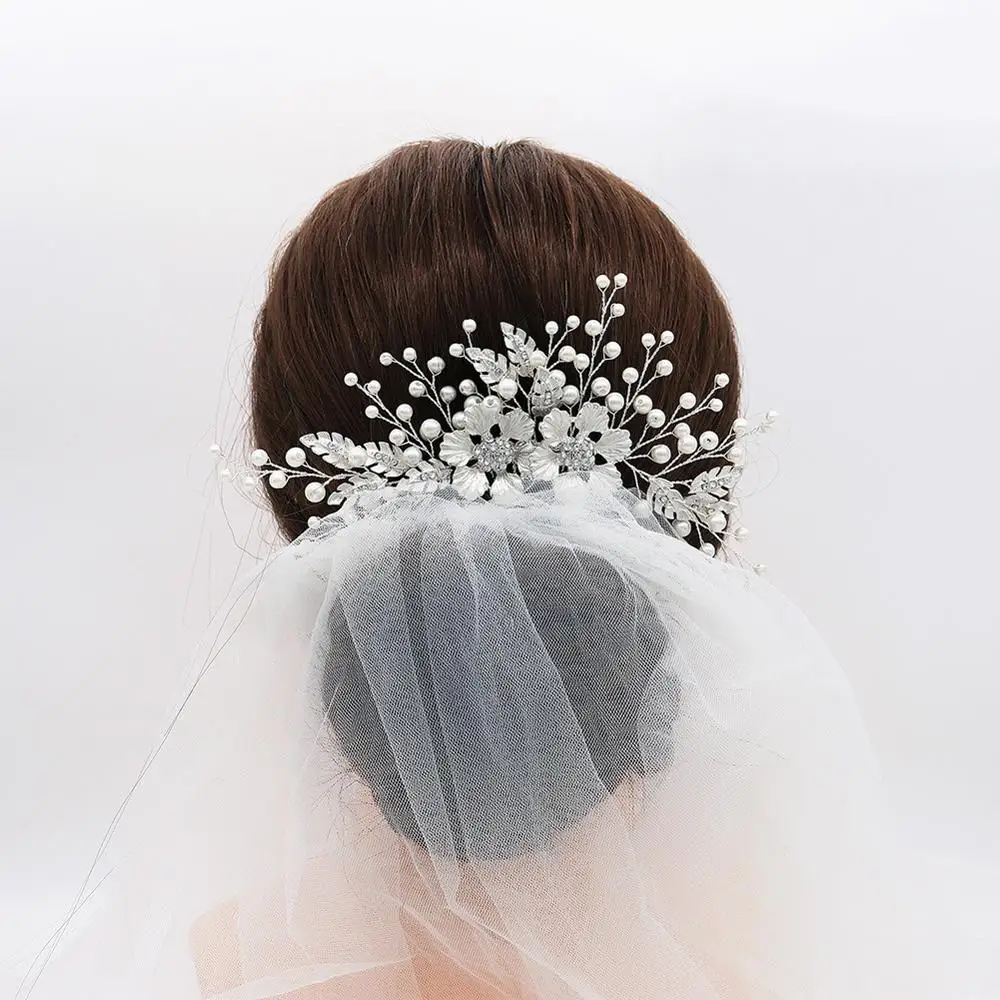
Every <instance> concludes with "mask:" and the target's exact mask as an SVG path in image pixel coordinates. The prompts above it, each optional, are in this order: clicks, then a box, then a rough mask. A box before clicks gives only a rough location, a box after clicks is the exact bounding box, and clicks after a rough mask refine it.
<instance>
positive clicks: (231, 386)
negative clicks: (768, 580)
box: [0, 0, 1000, 984]
mask: <svg viewBox="0 0 1000 1000" xmlns="http://www.w3.org/2000/svg"><path fill="white" fill-rule="evenodd" d="M998 34H1000V13H998V8H997V6H996V5H995V4H993V3H990V2H988V0H981V2H979V3H975V2H965V3H963V2H958V0H937V2H925V3H920V2H909V3H904V2H902V0H898V2H893V0H878V2H872V0H868V2H861V0H839V2H836V3H833V2H827V0H824V2H819V0H811V2H802V0H788V2H784V0H757V2H754V3H743V2H737V0H727V2H724V0H699V2H698V3H690V2H686V3H680V2H677V0H646V2H645V3H642V2H636V0H633V2H617V0H607V2H606V3H604V4H600V5H598V4H592V3H586V2H582V0H572V2H569V0H567V2H556V0H533V2H524V0H502V2H501V0H497V2H490V3H481V2H466V3H459V2H444V0H437V2H432V3H426V2H425V3H412V2H404V0H396V2H388V0H373V2H368V3H364V4H353V3H352V4H350V5H348V4H345V3H343V2H341V0H328V2H326V3H318V2H315V3H311V4H308V3H301V2H275V0H270V2H267V3H264V2H261V0H241V2H236V0H229V2H213V0H203V2H199V3H195V2H191V0H174V2H171V3H169V4H167V3H162V2H160V3H149V2H145V3H135V2H109V0H90V2H87V3H79V2H70V0H61V2H54V0H31V2H28V0H23V2H18V3H11V2H10V0H6V2H4V3H3V4H2V5H0V233H2V243H0V415H2V419H0V448H2V487H3V488H2V490H0V509H2V513H3V527H4V536H3V548H2V552H3V560H2V565H3V578H2V582H0V589H2V611H0V615H2V620H0V635H2V643H0V649H2V650H3V659H2V662H0V810H2V812H0V940H3V941H5V942H9V946H8V945H7V943H5V944H4V945H3V946H0V984H2V983H3V982H4V980H3V976H4V959H5V956H6V954H7V953H8V952H17V951H18V949H19V948H20V946H21V944H22V942H30V941H32V940H34V936H35V935H37V933H38V932H39V931H40V930H41V928H42V927H44V926H45V925H46V924H47V922H48V921H50V920H51V919H52V918H53V916H54V915H55V913H56V912H57V911H58V910H59V908H60V907H62V906H64V905H65V903H66V901H67V898H68V895H69V893H70V890H71V889H72V888H75V879H77V878H78V877H79V875H80V874H81V873H82V870H83V867H84V863H85V861H86V860H87V859H88V858H89V856H90V854H91V853H92V852H93V850H94V848H95V847H96V844H97V841H98V839H99V835H100V832H101V830H102V829H103V825H104V823H105V821H106V820H107V819H108V817H109V814H110V812H111V811H112V809H113V807H114V805H115V804H116V801H117V799H118V797H119V796H120V795H121V794H122V792H123V791H124V789H125V787H126V786H127V784H128V781H129V779H130V777H131V776H132V775H133V774H134V772H135V771H136V769H137V768H138V766H139V764H140V761H141V759H142V757H143V755H144V751H145V749H146V747H147V744H148V742H149V741H150V739H151V738H152V735H153V733H154V731H155V729H156V727H157V726H158V724H159V721H160V717H161V710H162V707H163V703H164V699H165V698H166V697H167V696H168V695H169V693H170V692H171V691H172V689H173V684H174V682H175V681H176V679H177V677H178V676H179V674H180V673H181V671H182V669H183V668H184V666H185V663H186V661H185V654H186V652H187V651H188V650H189V649H190V648H191V645H192V643H193V642H194V640H195V639H196V638H197V637H198V636H199V634H200V633H201V632H202V630H203V629H204V627H205V624H206V622H207V620H208V617H209V614H210V612H211V609H212V607H213V606H214V603H215V602H216V601H217V600H218V598H219V597H220V596H221V595H222V594H224V593H225V592H226V590H227V588H228V581H229V580H230V578H231V574H232V571H233V569H234V567H235V566H236V564H237V562H238V554H239V550H238V544H237V542H238V541H239V540H241V539H242V540H245V537H244V536H245V532H244V528H243V527H237V525H243V526H245V525H246V523H247V518H246V516H245V515H241V514H240V513H239V512H238V511H237V510H236V508H237V507H238V503H237V502H236V500H235V498H233V497H230V498H229V501H228V503H227V506H228V508H229V514H230V517H229V520H230V521H231V522H234V526H233V529H232V530H230V528H229V527H228V526H227V519H226V517H225V516H224V512H223V509H222V507H221V505H220V500H219V494H218V490H217V488H216V485H215V483H214V480H213V467H212V463H211V462H210V460H209V457H208V454H207V447H208V445H209V443H210V442H211V441H212V440H213V439H214V438H216V437H222V438H223V439H226V440H232V439H234V438H236V437H237V436H238V434H239V432H240V421H241V419H242V410H241V402H240V394H241V386H242V377H243V370H244V365H245V360H246V345H247V339H248V334H249V330H250V326H251V323H252V318H253V313H254V308H255V305H256V304H257V303H258V302H259V300H260V297H261V294H262V289H263V281H264V276H265V273H266V267H267V264H268V260H269V257H270V255H271V254H272V252H273V250H274V249H275V247H276V245H277V243H278V241H279V239H280V237H281V236H282V234H283V233H285V232H286V231H287V230H288V228H289V227H290V226H291V225H293V224H294V223H295V222H296V220H297V219H299V218H300V217H301V216H302V215H303V214H304V213H305V212H306V211H308V209H309V208H310V207H311V205H312V204H313V203H314V202H315V200H316V199H317V198H318V197H319V196H320V195H321V194H322V193H323V192H324V190H326V189H327V188H328V187H330V186H332V185H333V184H334V183H335V182H336V181H337V180H339V179H340V178H342V177H344V176H345V175H347V174H349V173H352V172H354V171H356V170H359V169H361V168H363V167H364V166H365V165H366V164H368V163H369V162H371V161H372V160H373V159H374V158H375V157H377V156H378V155H380V154H382V153H383V152H385V151H387V150H388V149H390V148H391V147H393V146H395V145H396V144H398V143H400V142H403V141H406V140H412V139H417V138H422V137H425V136H431V135H463V136H468V137H471V138H475V139H480V140H484V141H496V140H498V139H501V138H518V137H523V136H530V137H535V138H539V139H541V140H543V141H545V142H548V143H550V144H552V145H554V146H556V147H558V148H562V149H565V150H567V151H569V152H572V153H575V154H578V155H582V156H585V157H589V158H592V159H595V160H598V161H600V162H601V163H603V164H605V165H607V166H609V167H610V168H611V169H613V170H614V171H616V172H617V173H619V174H621V175H623V176H625V177H626V178H628V179H629V180H631V181H633V182H635V183H636V184H638V185H639V186H640V187H641V188H642V189H644V190H645V191H646V192H648V193H649V194H651V195H652V196H653V197H655V198H656V199H657V200H659V201H660V202H661V204H663V205H664V207H665V208H666V209H667V211H668V212H669V213H670V214H671V215H672V217H673V218H674V219H675V220H676V221H677V222H678V223H679V224H680V225H681V227H682V228H683V229H684V231H685V232H686V233H687V234H688V235H689V237H690V238H691V240H692V241H693V243H694V245H695V247H696V248H697V249H698V251H699V252H700V253H701V254H702V255H703V257H704V258H705V260H706V261H707V263H708V265H709V267H710V268H711V269H712V271H713V272H714V273H715V275H716V276H717V278H718V280H719V281H720V283H721V285H722V287H723V289H724V291H725V293H726V294H727V296H728V298H729V300H730V302H731V305H732V308H733V310H734V312H735V315H736V318H737V322H738V325H739V327H740V330H741V335H742V341H743V345H744V349H745V357H746V368H747V374H748V387H749V394H748V404H749V408H750V409H751V410H760V409H764V408H769V407H774V408H777V409H778V410H780V411H781V412H782V413H783V415H784V417H785V418H786V421H787V423H786V425H785V429H784V430H782V431H781V432H780V433H779V434H777V435H776V436H775V437H774V439H773V440H772V441H771V442H770V445H771V448H772V449H773V455H772V456H766V455H765V456H764V461H763V463H762V466H761V470H762V471H761V473H760V475H759V476H758V477H757V485H758V486H759V487H760V488H759V489H756V490H755V491H754V495H753V496H752V498H751V499H750V501H749V503H748V510H747V519H748V520H749V522H750V524H751V526H752V527H753V528H754V529H755V537H754V542H753V546H752V554H753V555H754V556H755V557H756V558H758V559H763V560H764V561H766V562H767V563H769V564H770V566H771V567H772V577H773V579H774V580H775V581H776V582H777V583H778V584H779V585H780V586H782V587H783V588H784V589H785V590H786V591H788V592H789V593H790V594H791V595H792V596H793V597H794V598H795V599H796V600H797V601H798V602H799V603H800V604H801V605H802V606H804V607H805V609H806V610H807V612H808V613H809V614H810V615H811V617H812V618H813V620H814V621H815V623H816V624H817V626H818V627H819V628H820V629H821V631H822V632H823V633H824V634H825V635H826V637H827V638H828V640H829V642H830V643H831V644H832V646H833V647H834V648H835V650H836V651H837V652H838V653H839V654H840V655H841V657H842V659H843V662H844V664H845V666H846V668H847V670H848V672H849V673H850V675H851V677H852V679H853V681H854V682H855V684H856V686H857V689H858V694H859V699H860V701H861V705H862V708H863V710H864V712H865V715H866V717H867V719H868V721H869V723H870V725H871V728H872V732H873V736H874V739H875V741H876V743H877V746H878V749H879V750H880V751H881V753H882V754H883V756H884V759H885V762H886V778H887V783H888V787H889V789H890V792H891V793H892V795H893V797H894V800H895V801H896V803H897V805H898V807H899V809H900V813H901V815H902V816H903V817H904V818H905V820H906V822H907V823H908V824H909V825H910V826H911V828H912V829H913V830H914V831H916V833H917V835H918V836H919V837H920V838H921V839H923V840H924V841H925V842H926V843H927V844H928V845H929V846H932V847H939V848H954V847H958V848H960V849H963V850H968V851H974V852H977V853H989V852H990V850H991V849H992V848H993V845H995V844H996V843H997V837H998V834H1000V820H998V814H1000V783H998V778H997V772H998V764H1000V725H998V718H997V717H998V713H1000V638H998V608H997V598H998V591H1000V588H998V586H997V579H996V573H997V570H996V566H997V561H998V556H1000V542H998V535H997V527H996V523H997V517H996V514H995V510H996V506H997V493H998V490H1000V474H998V471H997V468H998V464H997V442H996V440H995V439H996V437H997V435H998V427H997V425H998V410H997V406H996V404H995V399H996V381H997V376H998V362H1000V346H998V344H1000V329H998V327H1000V321H998V305H997V279H996V271H997V266H998V253H997V232H998V229H1000V190H998V182H997V177H998V167H1000V107H998V100H997V95H998V94H1000V70H998V69H997V68H996V65H997V61H996V59H995V50H996V44H997V37H998ZM262 531H263V533H264V534H265V535H266V529H261V528H257V529H254V530H252V531H251V535H252V537H253V538H259V537H260V536H261V533H262ZM8 964H9V963H8Z"/></svg>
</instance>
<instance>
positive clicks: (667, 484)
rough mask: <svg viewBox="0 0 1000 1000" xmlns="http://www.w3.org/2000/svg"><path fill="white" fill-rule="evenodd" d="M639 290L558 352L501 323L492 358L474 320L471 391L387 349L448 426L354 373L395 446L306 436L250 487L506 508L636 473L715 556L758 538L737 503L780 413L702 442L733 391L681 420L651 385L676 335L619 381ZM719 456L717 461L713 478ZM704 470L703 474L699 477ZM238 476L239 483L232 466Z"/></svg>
mask: <svg viewBox="0 0 1000 1000" xmlns="http://www.w3.org/2000/svg"><path fill="white" fill-rule="evenodd" d="M627 281H628V279H627V278H626V276H625V275H624V274H616V275H615V276H614V277H613V278H610V277H608V276H607V275H604V274H602V275H599V276H598V278H597V280H596V285H597V288H598V290H599V291H600V293H601V306H600V314H599V316H598V317H597V318H593V319H588V320H586V321H585V322H584V321H581V320H580V318H579V317H578V316H569V317H568V318H567V319H566V321H565V323H564V324H562V325H561V326H560V324H558V323H556V322H554V321H550V322H548V323H546V324H545V328H544V333H545V337H546V338H547V341H546V342H545V343H544V346H540V345H539V343H538V342H537V341H536V340H535V339H534V338H533V337H532V336H530V335H529V334H527V333H526V332H525V331H524V330H521V329H518V328H516V327H515V326H513V325H512V324H510V323H501V325H500V329H501V333H502V334H503V340H504V345H505V348H506V350H505V351H494V350H489V349H485V348H480V347H478V346H477V345H476V344H475V342H474V341H473V334H474V333H475V332H476V323H475V320H471V319H467V320H465V321H464V322H463V323H462V331H463V333H464V335H465V339H464V342H462V341H456V342H454V343H452V344H450V345H449V347H448V355H449V357H450V358H452V359H455V360H462V361H464V362H466V363H467V364H468V365H469V366H470V367H471V369H472V371H471V373H470V377H467V378H463V379H461V380H460V381H459V382H458V384H457V385H453V384H450V383H447V384H441V381H442V376H443V375H444V372H445V370H446V368H447V362H446V361H445V359H444V357H441V356H437V355H435V356H434V357H432V358H429V359H428V360H427V362H426V365H424V366H421V364H420V362H419V359H418V357H417V352H416V351H415V350H414V349H413V348H412V347H406V348H404V349H403V351H402V352H401V354H400V356H399V357H397V356H396V355H394V354H392V353H391V352H389V351H385V352H383V353H382V354H381V355H380V358H379V361H380V362H381V364H382V365H384V366H385V367H387V368H388V367H392V366H398V367H400V368H402V369H403V370H404V371H405V372H407V374H408V375H409V376H410V382H409V385H408V390H407V391H408V395H409V396H410V398H411V399H412V400H419V401H421V404H422V406H424V407H425V412H426V409H429V410H430V411H431V412H433V413H434V414H435V415H434V416H429V417H426V418H425V419H423V420H421V421H420V422H419V424H416V425H415V424H414V419H415V409H414V405H413V403H411V402H401V403H398V404H396V405H391V404H390V403H389V402H388V401H386V400H384V399H383V397H382V385H381V383H380V382H379V381H378V380H377V379H370V380H368V381H362V380H361V379H360V378H359V376H358V375H357V374H355V373H354V372H348V373H347V375H345V376H344V383H345V384H346V385H347V386H349V387H356V388H358V389H359V390H360V391H361V393H362V394H363V395H364V396H365V397H366V399H367V403H366V405H365V410H364V412H365V416H366V417H368V419H370V420H373V421H381V422H383V423H385V424H387V425H388V431H387V433H386V435H385V439H384V440H382V441H377V442H376V441H367V442H364V443H362V444H357V443H355V442H354V441H352V440H351V439H349V438H347V437H345V436H344V435H342V434H338V433H335V432H329V431H319V432H316V433H314V434H306V435H304V436H303V437H302V438H300V439H299V444H298V445H296V446H294V447H292V448H290V449H289V450H288V451H287V452H286V453H285V456H284V463H283V464H281V463H276V462H274V461H272V460H271V458H270V456H269V455H268V454H267V453H266V452H265V451H263V450H262V449H257V450H255V451H254V452H253V453H252V454H251V455H250V463H251V466H252V471H251V472H249V473H248V475H247V476H246V477H245V482H246V483H247V484H248V485H249V484H254V483H256V482H258V481H260V480H261V479H263V480H264V481H266V482H267V484H268V485H269V486H270V487H272V488H273V489H283V488H284V487H286V486H287V485H288V484H289V483H291V482H292V481H297V480H303V479H305V480H307V482H306V484H305V487H304V490H303V495H304V497H305V499H306V500H307V501H308V502H309V503H310V504H320V503H324V502H325V503H326V504H327V505H329V506H331V507H338V506H340V505H342V504H343V503H345V502H346V501H349V500H350V499H351V498H355V497H356V496H357V495H358V494H359V493H360V492H362V491H367V490H380V489H384V488H386V487H392V488H395V489H402V490H406V491H410V492H414V491H417V492H427V491H433V490H437V489H440V488H441V487H443V486H449V487H451V488H452V489H453V490H454V491H455V492H457V493H458V494H459V495H460V496H462V497H464V498H466V499H469V500H476V499H481V498H482V499H491V500H502V499H503V498H504V497H505V496H509V495H511V494H512V493H517V492H519V491H523V490H525V489H527V488H532V487H535V486H536V485H539V484H544V483H545V482H549V481H551V480H553V479H554V478H555V477H557V476H559V475H562V474H566V473H572V474H577V475H584V476H589V475H603V476H608V477H610V478H611V479H613V480H614V481H615V482H616V483H621V482H622V481H623V480H622V477H623V475H624V476H625V477H627V478H628V479H629V480H631V482H630V483H629V485H630V487H631V488H632V489H633V491H634V492H635V493H636V494H638V496H639V497H640V506H642V507H644V508H645V509H646V510H647V511H648V512H650V513H654V514H656V515H657V516H659V517H661V518H663V519H666V520H667V521H669V522H671V524H672V526H673V530H674V532H675V533H676V534H677V535H679V536H680V537H686V536H688V535H691V534H692V532H694V533H695V537H696V539H697V541H698V543H699V545H700V547H701V548H702V550H703V551H704V552H705V553H706V554H707V555H714V554H715V553H716V551H717V548H718V546H719V545H720V544H721V543H722V542H724V541H725V540H727V539H729V538H737V539H738V538H740V537H742V535H743V534H744V532H743V530H742V529H740V528H737V527H736V526H734V524H733V515H734V512H735V503H734V501H733V498H732V497H733V491H734V489H735V487H736V484H737V481H738V479H739V476H740V472H741V469H742V466H743V464H744V461H745V458H746V451H745V447H744V439H745V438H746V437H748V436H749V435H751V434H755V433H758V432H760V431H763V430H766V429H767V428H768V427H769V426H771V424H772V423H773V422H774V420H775V418H776V414H774V413H773V412H771V413H768V414H767V415H766V416H765V417H764V418H763V420H761V421H760V422H758V423H757V424H755V425H753V426H751V425H750V424H749V423H748V421H746V420H745V419H742V418H740V419H738V420H736V421H734V423H733V424H732V426H731V428H730V430H729V431H728V433H727V434H725V435H724V436H722V437H720V435H719V434H717V433H716V432H715V431H711V430H706V431H703V432H702V433H701V434H697V435H696V434H695V432H694V431H693V430H692V427H691V421H692V419H693V418H695V417H697V416H698V415H699V414H701V413H707V412H711V413H719V412H720V411H721V410H722V409H723V406H724V403H723V400H722V398H721V395H720V394H721V393H723V392H724V390H725V389H726V387H727V386H728V385H729V381H730V380H729V376H728V375H727V374H725V373H724V372H720V373H719V374H717V375H716V376H715V377H714V380H713V384H712V386H711V388H710V390H709V391H708V392H707V393H706V394H704V395H702V396H701V397H699V396H697V395H696V394H695V393H693V392H683V393H681V394H680V395H679V396H678V397H677V405H676V407H675V408H674V410H673V412H672V413H667V412H666V411H665V410H663V409H661V408H660V407H658V406H656V405H655V403H654V399H653V396H652V395H650V392H649V390H650V387H651V386H652V385H653V384H654V383H655V382H657V381H658V380H660V379H664V378H668V377H670V375H671V374H672V373H673V363H672V362H671V360H670V359H669V358H668V357H666V356H665V354H666V351H667V349H668V348H669V347H670V345H671V344H672V343H673V341H674V335H673V333H672V332H670V331H669V330H664V331H663V332H661V333H659V334H653V333H644V334H643V335H642V337H641V339H640V344H641V346H642V349H643V351H644V357H642V358H641V359H640V361H639V362H638V363H637V364H636V365H627V366H626V367H624V368H623V369H621V371H620V372H619V374H618V383H619V384H617V385H616V384H615V382H613V381H612V378H611V377H610V375H611V371H610V369H609V370H608V372H607V374H601V371H602V369H604V368H605V366H609V365H611V364H612V363H614V362H616V361H618V359H619V358H621V355H622V345H621V344H620V343H619V342H618V341H616V340H614V339H612V338H611V336H610V332H611V328H612V325H613V323H614V321H615V320H616V319H619V318H620V317H621V316H623V315H624V313H625V306H624V304H623V303H622V302H619V301H616V298H617V296H618V295H619V293H621V292H622V290H623V289H624V288H625V287H626V284H627ZM580 332H582V335H583V337H582V340H581V339H580ZM575 341H579V342H575ZM213 447H215V446H213ZM706 460H714V464H710V465H709V466H708V467H707V468H704V466H705V463H706ZM695 462H697V463H699V465H701V466H703V471H701V472H699V473H697V474H696V475H690V474H687V472H686V470H687V467H689V466H690V465H691V464H692V463H695ZM224 474H225V475H232V473H231V472H230V470H228V469H224ZM314 520H315V519H314Z"/></svg>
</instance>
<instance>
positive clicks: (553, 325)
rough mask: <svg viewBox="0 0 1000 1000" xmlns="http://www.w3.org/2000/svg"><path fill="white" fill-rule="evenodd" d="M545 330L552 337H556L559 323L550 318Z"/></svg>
mask: <svg viewBox="0 0 1000 1000" xmlns="http://www.w3.org/2000/svg"><path fill="white" fill-rule="evenodd" d="M545 332H546V333H547V334H548V335H549V336H550V337H554V336H555V335H556V334H557V333H558V332H559V324H558V323H557V322H556V321H555V320H554V319H550V320H549V321H548V323H546V324H545Z"/></svg>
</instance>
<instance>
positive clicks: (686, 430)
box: [671, 422, 691, 438]
mask: <svg viewBox="0 0 1000 1000" xmlns="http://www.w3.org/2000/svg"><path fill="white" fill-rule="evenodd" d="M671 431H672V432H673V433H674V434H675V435H676V436H677V437H679V438H683V437H687V436H688V435H689V434H690V433H691V428H690V427H689V426H688V425H687V424H685V423H683V422H681V423H679V424H674V426H673V427H672V428H671Z"/></svg>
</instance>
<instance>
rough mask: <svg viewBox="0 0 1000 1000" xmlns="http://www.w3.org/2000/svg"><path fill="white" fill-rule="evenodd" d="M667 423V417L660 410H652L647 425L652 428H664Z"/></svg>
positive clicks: (647, 418)
mask: <svg viewBox="0 0 1000 1000" xmlns="http://www.w3.org/2000/svg"><path fill="white" fill-rule="evenodd" d="M666 422H667V415H666V414H665V413H664V412H663V410H660V409H655V410H650V411H649V415H648V416H647V417H646V423H647V424H649V426H650V427H662V426H663V425H664V424H665V423H666Z"/></svg>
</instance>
